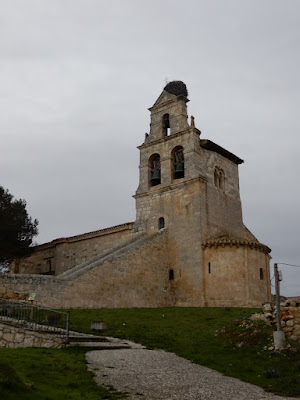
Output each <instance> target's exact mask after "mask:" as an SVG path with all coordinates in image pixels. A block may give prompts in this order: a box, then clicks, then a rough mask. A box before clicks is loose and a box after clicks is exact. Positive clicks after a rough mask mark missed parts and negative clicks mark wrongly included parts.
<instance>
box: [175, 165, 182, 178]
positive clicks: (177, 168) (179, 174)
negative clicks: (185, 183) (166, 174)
mask: <svg viewBox="0 0 300 400" xmlns="http://www.w3.org/2000/svg"><path fill="white" fill-rule="evenodd" d="M174 172H175V173H174V175H175V176H174V177H175V179H180V178H184V163H183V162H179V163H178V164H176V165H175V168H174Z"/></svg>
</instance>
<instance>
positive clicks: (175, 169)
mask: <svg viewBox="0 0 300 400" xmlns="http://www.w3.org/2000/svg"><path fill="white" fill-rule="evenodd" d="M171 158H172V177H173V179H180V178H184V154H183V147H182V146H176V147H175V148H174V149H173V150H172V154H171Z"/></svg>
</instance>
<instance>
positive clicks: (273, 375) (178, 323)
mask: <svg viewBox="0 0 300 400" xmlns="http://www.w3.org/2000/svg"><path fill="white" fill-rule="evenodd" d="M255 311H257V310H254V309H245V308H231V309H229V308H159V309H100V310H72V311H71V322H72V326H71V328H72V329H74V330H81V331H85V332H91V330H90V324H91V322H92V321H99V320H102V321H105V322H106V323H107V325H108V330H107V332H105V334H107V335H111V336H116V337H120V338H126V339H131V340H134V341H136V342H139V343H142V344H144V345H146V346H147V347H148V348H150V349H151V348H160V349H164V350H167V351H171V352H174V353H176V354H177V355H179V356H182V357H185V358H187V359H190V360H192V361H193V362H195V363H197V364H201V365H205V366H207V367H210V368H213V369H215V370H218V371H220V372H222V373H224V374H225V375H229V376H233V377H236V378H239V379H242V380H244V381H247V382H251V383H253V384H256V385H259V386H261V387H263V388H265V389H266V390H270V391H272V392H275V393H278V394H282V395H289V396H297V395H298V396H300V359H299V352H298V353H293V352H288V353H285V354H278V353H274V352H272V351H264V350H263V347H264V346H268V347H269V346H271V345H272V329H271V328H270V327H267V326H266V325H265V324H262V325H261V324H258V325H257V326H256V325H255V326H253V325H252V326H250V327H249V326H248V327H247V325H246V327H244V326H240V324H234V323H233V321H235V320H240V321H241V320H242V319H243V318H245V317H248V316H250V315H251V314H252V313H253V312H255ZM224 326H227V328H226V329H225V331H222V328H223V327H224ZM216 330H218V331H219V334H216ZM240 343H243V345H242V346H241V347H238V346H240Z"/></svg>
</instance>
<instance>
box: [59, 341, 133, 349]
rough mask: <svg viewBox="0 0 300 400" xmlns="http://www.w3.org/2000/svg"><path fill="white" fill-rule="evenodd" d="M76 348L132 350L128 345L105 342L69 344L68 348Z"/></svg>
mask: <svg viewBox="0 0 300 400" xmlns="http://www.w3.org/2000/svg"><path fill="white" fill-rule="evenodd" d="M76 346H82V347H92V348H93V349H94V350H120V349H122V350H124V349H131V346H130V345H128V344H126V343H119V344H117V343H110V342H107V343H105V342H103V343H101V344H100V342H72V343H70V344H67V347H76Z"/></svg>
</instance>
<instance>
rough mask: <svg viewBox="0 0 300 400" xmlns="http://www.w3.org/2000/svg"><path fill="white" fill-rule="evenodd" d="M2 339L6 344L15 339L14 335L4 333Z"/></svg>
mask: <svg viewBox="0 0 300 400" xmlns="http://www.w3.org/2000/svg"><path fill="white" fill-rule="evenodd" d="M3 339H4V340H5V341H7V342H13V341H14V339H15V334H14V333H4V335H3Z"/></svg>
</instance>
